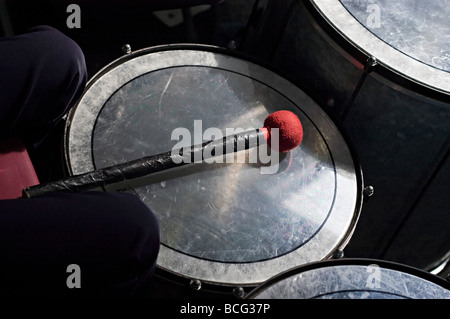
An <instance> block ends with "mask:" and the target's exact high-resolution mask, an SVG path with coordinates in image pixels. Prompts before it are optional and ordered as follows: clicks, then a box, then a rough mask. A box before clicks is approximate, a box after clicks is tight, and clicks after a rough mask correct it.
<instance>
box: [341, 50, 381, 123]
mask: <svg viewBox="0 0 450 319" xmlns="http://www.w3.org/2000/svg"><path fill="white" fill-rule="evenodd" d="M377 65H378V61H377V58H375V57H373V56H370V57H369V58H368V59H367V60H366V62H365V63H364V69H363V71H364V72H363V74H362V75H361V78H360V79H359V81H358V84H357V85H356V87H355V89H354V90H353V93H352V96H351V97H350V100H349V101H348V103H347V106H346V107H345V109H344V112H343V113H342V116H341V122H344V120H345V118H346V117H347V114H348V113H349V112H350V109H351V107H352V105H353V102H354V101H355V99H356V96H357V95H358V93H359V90H361V87H362V85H363V83H364V81H365V80H366V77H367V75H368V74H369V73H370V72H372V71H373V69H374V68H375V67H376V66H377Z"/></svg>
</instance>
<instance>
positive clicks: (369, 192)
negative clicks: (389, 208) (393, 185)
mask: <svg viewBox="0 0 450 319" xmlns="http://www.w3.org/2000/svg"><path fill="white" fill-rule="evenodd" d="M374 193H375V189H374V188H373V186H370V185H369V186H367V187H364V190H363V195H364V198H366V199H367V198H369V197H372V196H373V194H374Z"/></svg>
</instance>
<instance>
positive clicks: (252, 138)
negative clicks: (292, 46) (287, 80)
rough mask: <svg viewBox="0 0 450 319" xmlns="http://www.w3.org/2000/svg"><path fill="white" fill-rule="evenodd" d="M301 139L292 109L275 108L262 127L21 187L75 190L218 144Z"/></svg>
mask: <svg viewBox="0 0 450 319" xmlns="http://www.w3.org/2000/svg"><path fill="white" fill-rule="evenodd" d="M274 128H277V129H278V136H279V143H278V149H277V147H273V146H275V145H276V143H273V144H274V145H273V146H272V145H271V135H272V134H271V129H274ZM302 139H303V127H302V124H301V122H300V120H299V119H298V117H297V115H295V114H294V113H293V112H291V111H285V110H282V111H276V112H274V113H272V114H269V116H267V118H266V119H265V120H264V127H262V128H260V129H256V130H251V131H246V132H243V133H237V134H233V135H230V136H225V137H224V138H223V139H216V140H212V141H207V142H205V143H203V144H199V145H193V146H190V147H186V148H180V149H178V150H172V151H169V152H166V153H162V154H158V155H152V156H147V157H144V158H141V159H137V160H133V161H130V162H127V163H123V164H118V165H114V166H110V167H105V168H101V169H97V170H94V171H91V172H87V173H83V174H79V175H74V176H71V177H68V178H66V179H62V180H59V181H55V182H50V183H45V184H41V185H35V186H31V187H27V188H25V189H23V192H22V193H23V197H25V198H31V197H36V196H40V195H43V194H47V193H51V192H70V193H74V192H82V191H88V190H92V189H96V188H101V187H104V186H106V185H109V184H114V183H118V182H122V181H125V180H131V179H135V178H138V177H143V176H147V175H149V174H153V173H156V172H160V171H164V170H167V169H170V168H174V167H180V166H183V165H186V164H188V163H192V162H193V161H186V160H183V159H186V158H187V156H189V157H190V159H196V158H201V159H202V160H203V159H205V158H207V157H205V154H210V155H211V157H213V156H215V154H218V153H219V152H217V151H216V150H218V149H219V148H222V150H223V152H222V153H220V154H221V155H225V154H226V153H232V152H237V151H241V150H247V149H249V148H252V147H255V146H259V145H260V144H261V145H262V143H267V144H268V145H269V146H271V147H272V148H273V149H274V150H275V151H278V152H281V153H285V152H289V151H290V150H292V149H294V148H296V147H298V146H299V145H300V143H301V142H302ZM238 145H240V146H242V147H243V149H238ZM186 151H187V152H186ZM205 151H207V152H205Z"/></svg>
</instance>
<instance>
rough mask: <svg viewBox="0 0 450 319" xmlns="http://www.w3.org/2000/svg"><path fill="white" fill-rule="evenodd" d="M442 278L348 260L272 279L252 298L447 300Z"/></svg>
mask: <svg viewBox="0 0 450 319" xmlns="http://www.w3.org/2000/svg"><path fill="white" fill-rule="evenodd" d="M449 286H450V284H449V283H448V282H446V281H445V280H444V279H443V278H440V277H437V276H434V275H431V274H429V273H426V272H424V271H421V270H418V269H415V268H411V267H408V266H405V265H400V264H394V263H389V262H385V261H378V260H365V259H359V260H358V259H354V260H352V259H349V260H334V261H325V262H318V263H312V264H309V265H304V266H301V267H298V268H297V269H293V270H290V271H288V272H286V273H283V274H280V275H278V276H275V277H274V278H272V279H270V280H268V281H267V282H266V283H264V284H262V285H261V286H260V287H258V288H256V289H254V290H253V291H252V292H250V293H249V295H248V298H253V299H450V290H448V289H449Z"/></svg>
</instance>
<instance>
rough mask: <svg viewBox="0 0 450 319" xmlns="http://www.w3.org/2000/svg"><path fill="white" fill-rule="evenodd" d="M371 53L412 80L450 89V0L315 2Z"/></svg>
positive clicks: (330, 20)
mask: <svg viewBox="0 0 450 319" xmlns="http://www.w3.org/2000/svg"><path fill="white" fill-rule="evenodd" d="M311 2H312V3H313V4H314V6H315V7H316V8H317V10H318V11H319V12H320V13H321V15H322V16H323V17H324V18H325V19H326V20H327V21H328V23H329V24H331V25H332V26H333V28H334V29H335V30H337V31H338V32H339V33H340V34H341V35H342V36H343V37H344V38H345V39H347V40H348V41H349V42H350V43H352V44H353V45H354V46H355V47H356V48H358V49H359V50H361V51H362V52H363V53H364V54H365V55H367V56H371V57H375V58H376V60H377V61H378V63H380V64H382V65H383V66H385V67H386V68H388V69H390V70H392V71H393V72H395V73H397V74H401V75H402V76H404V77H406V78H408V79H409V80H411V81H413V82H415V83H418V84H420V85H423V86H425V87H428V88H431V89H433V90H437V91H440V92H443V93H446V94H448V92H450V83H449V81H448V79H449V74H448V73H449V72H450V19H449V18H448V17H449V15H450V6H449V4H450V1H449V0H435V1H420V0H412V1H391V0H340V1H328V0H311Z"/></svg>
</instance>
